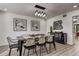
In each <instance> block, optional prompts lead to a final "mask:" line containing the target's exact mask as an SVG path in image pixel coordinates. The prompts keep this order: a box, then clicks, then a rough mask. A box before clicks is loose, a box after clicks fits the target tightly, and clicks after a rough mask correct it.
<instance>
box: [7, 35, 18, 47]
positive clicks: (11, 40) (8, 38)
mask: <svg viewBox="0 0 79 59" xmlns="http://www.w3.org/2000/svg"><path fill="white" fill-rule="evenodd" d="M7 40H8V44H9V46H11V45H12V44H17V41H15V40H14V39H12V38H11V37H9V36H8V37H7Z"/></svg>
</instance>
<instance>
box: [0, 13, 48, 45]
mask: <svg viewBox="0 0 79 59" xmlns="http://www.w3.org/2000/svg"><path fill="white" fill-rule="evenodd" d="M13 18H22V19H26V20H27V31H13ZM31 20H38V21H40V31H31V25H30V24H31V23H30V22H31ZM45 22H46V21H44V20H43V19H37V18H32V17H28V16H22V15H17V14H12V13H0V45H7V39H6V37H7V36H11V37H12V38H16V36H20V35H22V34H31V33H46V23H45Z"/></svg>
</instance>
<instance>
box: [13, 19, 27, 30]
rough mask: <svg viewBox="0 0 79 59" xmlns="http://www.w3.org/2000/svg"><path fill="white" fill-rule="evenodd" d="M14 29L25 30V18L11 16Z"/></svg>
mask: <svg viewBox="0 0 79 59" xmlns="http://www.w3.org/2000/svg"><path fill="white" fill-rule="evenodd" d="M13 30H14V31H27V20H26V19H21V18H13Z"/></svg>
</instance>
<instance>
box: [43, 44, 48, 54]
mask: <svg viewBox="0 0 79 59" xmlns="http://www.w3.org/2000/svg"><path fill="white" fill-rule="evenodd" d="M44 47H45V49H46V51H47V54H48V50H47V47H46V45H45V46H44Z"/></svg>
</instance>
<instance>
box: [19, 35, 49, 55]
mask: <svg viewBox="0 0 79 59" xmlns="http://www.w3.org/2000/svg"><path fill="white" fill-rule="evenodd" d="M43 35H44V34H37V35H36V34H32V35H29V36H30V37H32V38H33V39H36V38H39V37H38V36H43ZM47 36H48V35H46V36H45V38H46V37H47ZM37 41H38V39H37ZM25 42H26V39H24V38H22V37H20V39H18V51H19V56H22V49H23V48H22V47H23V44H24V43H25Z"/></svg>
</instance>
